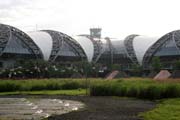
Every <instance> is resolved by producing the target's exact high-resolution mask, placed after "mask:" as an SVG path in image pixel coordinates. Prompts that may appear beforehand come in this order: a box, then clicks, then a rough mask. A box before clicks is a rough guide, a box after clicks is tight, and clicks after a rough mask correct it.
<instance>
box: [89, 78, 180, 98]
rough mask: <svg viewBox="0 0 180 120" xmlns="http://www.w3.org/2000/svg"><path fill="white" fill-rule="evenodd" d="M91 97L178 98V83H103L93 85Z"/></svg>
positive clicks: (145, 81)
mask: <svg viewBox="0 0 180 120" xmlns="http://www.w3.org/2000/svg"><path fill="white" fill-rule="evenodd" d="M90 94H91V95H92V96H127V97H137V98H143V99H151V100H154V99H162V98H174V97H180V83H168V82H167V83H159V82H156V81H150V80H137V81H135V80H133V81H132V80H128V81H122V82H117V81H111V82H109V81H104V82H103V83H99V84H97V85H96V84H93V86H92V87H91V89H90Z"/></svg>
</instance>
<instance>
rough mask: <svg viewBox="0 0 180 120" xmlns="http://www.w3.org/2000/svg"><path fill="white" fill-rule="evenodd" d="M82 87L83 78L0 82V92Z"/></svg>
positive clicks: (83, 86) (83, 85)
mask: <svg viewBox="0 0 180 120" xmlns="http://www.w3.org/2000/svg"><path fill="white" fill-rule="evenodd" d="M81 88H82V89H83V88H85V84H84V81H83V80H70V79H67V80H62V79H58V80H56V79H49V80H48V79H45V80H2V81H1V82H0V92H9V91H37V90H72V89H81Z"/></svg>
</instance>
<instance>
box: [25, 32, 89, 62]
mask: <svg viewBox="0 0 180 120" xmlns="http://www.w3.org/2000/svg"><path fill="white" fill-rule="evenodd" d="M28 34H29V36H31V38H32V39H33V40H34V41H35V42H36V43H37V44H38V46H39V47H40V48H41V49H42V51H43V54H44V59H45V60H49V61H51V62H54V61H55V60H56V59H57V58H59V57H63V56H64V57H65V56H67V57H78V58H80V59H81V58H82V59H84V58H86V55H85V53H84V51H83V49H82V48H81V46H80V45H79V44H78V43H77V42H76V40H74V39H73V38H71V37H70V36H68V35H66V34H64V33H61V32H58V31H53V30H41V31H35V32H29V33H28ZM59 60H60V59H59ZM72 60H73V59H72Z"/></svg>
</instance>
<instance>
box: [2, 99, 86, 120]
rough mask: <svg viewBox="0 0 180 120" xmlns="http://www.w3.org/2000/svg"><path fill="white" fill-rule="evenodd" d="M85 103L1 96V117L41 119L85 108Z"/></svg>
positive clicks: (11, 119) (14, 119)
mask: <svg viewBox="0 0 180 120" xmlns="http://www.w3.org/2000/svg"><path fill="white" fill-rule="evenodd" d="M83 107H84V104H83V103H81V102H78V101H72V100H60V99H44V98H43V99H39V98H33V99H32V98H31V99H27V98H0V119H8V120H22V119H23V120H32V119H33V120H40V119H43V118H47V117H49V116H51V115H53V114H54V115H60V114H64V113H68V112H71V111H76V110H79V109H80V108H83Z"/></svg>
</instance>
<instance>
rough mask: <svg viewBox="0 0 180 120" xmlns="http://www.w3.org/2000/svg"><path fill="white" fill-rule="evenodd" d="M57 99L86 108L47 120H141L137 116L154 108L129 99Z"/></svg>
mask: <svg viewBox="0 0 180 120" xmlns="http://www.w3.org/2000/svg"><path fill="white" fill-rule="evenodd" d="M57 98H59V99H68V100H76V101H81V102H83V103H84V104H85V105H86V106H85V108H84V109H81V110H79V111H75V112H70V113H67V114H63V115H55V116H51V117H49V118H48V120H142V118H138V117H137V115H138V114H139V113H140V112H144V111H148V110H150V109H152V108H154V107H155V103H154V102H151V101H143V100H137V99H129V98H118V97H85V96H78V97H77V96H75V97H73V96H71V97H70V96H66V97H62V96H59V97H57Z"/></svg>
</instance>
